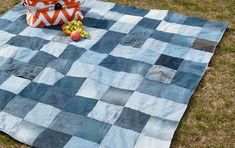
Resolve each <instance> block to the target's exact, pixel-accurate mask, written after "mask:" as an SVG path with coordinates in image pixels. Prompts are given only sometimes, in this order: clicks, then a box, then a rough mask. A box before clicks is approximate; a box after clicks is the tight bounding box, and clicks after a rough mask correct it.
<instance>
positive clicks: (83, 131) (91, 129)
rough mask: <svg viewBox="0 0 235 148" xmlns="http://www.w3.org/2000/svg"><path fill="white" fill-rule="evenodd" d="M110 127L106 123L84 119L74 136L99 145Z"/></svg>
mask: <svg viewBox="0 0 235 148" xmlns="http://www.w3.org/2000/svg"><path fill="white" fill-rule="evenodd" d="M110 127H111V125H110V124H108V123H105V122H101V121H97V120H94V119H91V118H86V119H85V121H84V124H83V125H82V126H81V128H80V129H79V131H78V132H77V134H76V136H78V137H81V138H83V139H86V140H89V141H93V142H95V143H98V144H100V143H101V142H102V140H103V139H104V137H105V135H106V134H107V132H108V130H109V129H110Z"/></svg>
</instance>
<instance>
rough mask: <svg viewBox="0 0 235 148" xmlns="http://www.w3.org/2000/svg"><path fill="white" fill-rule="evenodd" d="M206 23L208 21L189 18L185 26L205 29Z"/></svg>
mask: <svg viewBox="0 0 235 148" xmlns="http://www.w3.org/2000/svg"><path fill="white" fill-rule="evenodd" d="M206 23H207V20H204V19H201V18H197V17H188V18H187V19H186V20H185V21H184V25H189V26H198V27H203V26H204V25H205V24H206Z"/></svg>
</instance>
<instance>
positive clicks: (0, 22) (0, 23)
mask: <svg viewBox="0 0 235 148" xmlns="http://www.w3.org/2000/svg"><path fill="white" fill-rule="evenodd" d="M11 23H12V22H11V21H9V20H5V19H0V30H3V29H4V28H5V27H7V26H8V25H9V24H11Z"/></svg>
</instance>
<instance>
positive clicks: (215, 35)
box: [198, 28, 223, 42]
mask: <svg viewBox="0 0 235 148" xmlns="http://www.w3.org/2000/svg"><path fill="white" fill-rule="evenodd" d="M222 35H223V32H221V31H219V30H211V29H208V28H203V29H202V31H201V32H200V33H199V34H198V37H199V38H200V39H205V40H210V41H214V42H219V41H220V39H221V37H222Z"/></svg>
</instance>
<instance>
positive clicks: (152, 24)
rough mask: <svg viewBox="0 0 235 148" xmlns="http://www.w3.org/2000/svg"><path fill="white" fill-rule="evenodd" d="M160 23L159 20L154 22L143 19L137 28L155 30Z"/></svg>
mask: <svg viewBox="0 0 235 148" xmlns="http://www.w3.org/2000/svg"><path fill="white" fill-rule="evenodd" d="M160 23H161V21H159V20H154V19H150V18H145V17H144V18H143V19H142V20H141V21H139V23H138V24H137V25H138V26H141V27H145V28H149V29H156V28H157V26H158V25H159V24H160Z"/></svg>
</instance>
